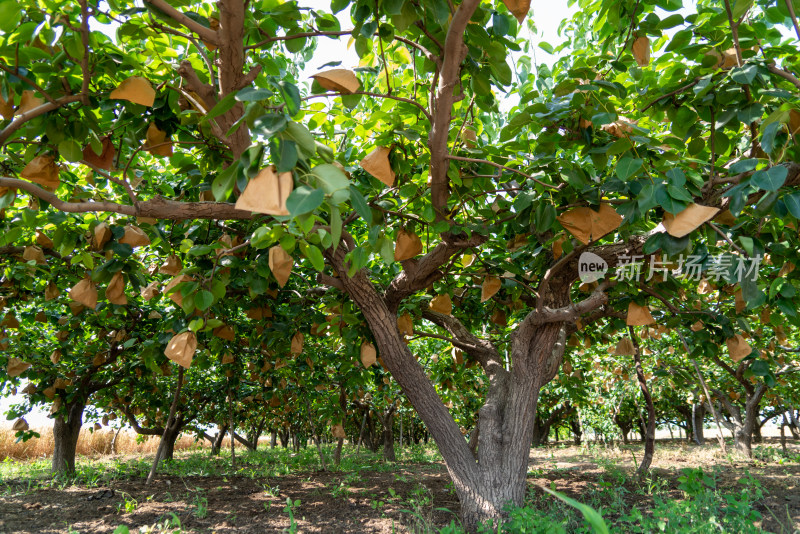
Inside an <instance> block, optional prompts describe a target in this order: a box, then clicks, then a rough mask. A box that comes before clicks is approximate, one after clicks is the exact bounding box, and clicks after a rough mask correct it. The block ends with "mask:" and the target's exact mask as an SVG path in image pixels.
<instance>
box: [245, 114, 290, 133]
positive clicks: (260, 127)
mask: <svg viewBox="0 0 800 534" xmlns="http://www.w3.org/2000/svg"><path fill="white" fill-rule="evenodd" d="M287 123H288V121H287V120H286V115H283V114H277V113H266V114H264V115H261V116H260V117H259V118H257V119H256V120H254V121H253V128H252V129H253V133H259V134H261V135H263V136H264V137H272V136H273V135H275V134H276V133H278V132H281V131H283V130H284V129H285V128H286V126H287Z"/></svg>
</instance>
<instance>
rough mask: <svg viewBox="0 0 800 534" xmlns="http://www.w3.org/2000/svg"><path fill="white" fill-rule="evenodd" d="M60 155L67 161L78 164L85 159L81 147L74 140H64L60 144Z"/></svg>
mask: <svg viewBox="0 0 800 534" xmlns="http://www.w3.org/2000/svg"><path fill="white" fill-rule="evenodd" d="M58 153H59V154H60V155H61V157H63V158H64V159H65V160H67V161H71V162H76V161H80V160H82V159H83V150H81V145H79V144H78V142H77V141H75V140H74V139H64V140H63V141H61V142H60V143H58Z"/></svg>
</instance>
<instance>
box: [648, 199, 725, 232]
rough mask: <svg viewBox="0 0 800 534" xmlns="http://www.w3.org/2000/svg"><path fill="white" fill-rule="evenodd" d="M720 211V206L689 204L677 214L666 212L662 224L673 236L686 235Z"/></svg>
mask: <svg viewBox="0 0 800 534" xmlns="http://www.w3.org/2000/svg"><path fill="white" fill-rule="evenodd" d="M719 211H720V210H719V208H712V207H709V206H701V205H700V204H689V205H688V206H687V207H686V209H684V210H683V211H681V212H680V213H678V214H677V215H673V214H672V213H664V220H663V221H662V222H661V224H663V225H664V228H665V229H666V230H667V233H668V234H669V235H671V236H673V237H684V236H686V235H689V234H690V233H692V232H693V231H694V230H696V229H697V228H699V227H700V226H701V225H702V224H703V223H705V222H706V221H710V220H711V219H713V218H714V217H715V216H716V215H717V213H719Z"/></svg>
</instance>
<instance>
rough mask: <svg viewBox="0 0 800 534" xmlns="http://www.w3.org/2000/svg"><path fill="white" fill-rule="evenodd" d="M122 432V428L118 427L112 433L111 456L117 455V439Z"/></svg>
mask: <svg viewBox="0 0 800 534" xmlns="http://www.w3.org/2000/svg"><path fill="white" fill-rule="evenodd" d="M121 430H122V427H119V428H118V429H117V431H116V432H115V433H114V437H113V438H112V439H111V454H117V438H118V437H119V433H120V431H121Z"/></svg>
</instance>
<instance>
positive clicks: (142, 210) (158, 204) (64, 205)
mask: <svg viewBox="0 0 800 534" xmlns="http://www.w3.org/2000/svg"><path fill="white" fill-rule="evenodd" d="M0 187H10V188H12V189H22V190H23V191H26V192H28V193H30V194H31V195H33V196H35V197H36V198H39V199H41V200H44V201H45V202H47V203H49V204H51V205H52V206H53V207H54V208H56V209H57V210H60V211H65V212H67V213H98V212H103V213H119V214H121V215H130V216H134V217H153V218H155V219H168V220H173V221H184V220H189V219H222V220H250V219H252V218H253V214H252V213H250V212H248V211H242V210H237V209H236V207H235V206H234V204H230V203H227V202H178V201H175V200H169V199H167V198H164V197H161V196H155V197H153V198H152V199H150V200H146V201H144V202H139V204H138V206H130V205H128V204H117V203H116V202H110V201H99V202H65V201H63V200H61V199H59V198H58V197H57V196H56V195H54V194H53V193H50V192H49V191H45V190H44V189H42V188H41V187H39V186H38V185H36V184H34V183H31V182H27V181H25V180H18V179H16V178H7V177H4V176H3V177H0Z"/></svg>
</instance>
